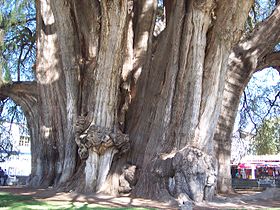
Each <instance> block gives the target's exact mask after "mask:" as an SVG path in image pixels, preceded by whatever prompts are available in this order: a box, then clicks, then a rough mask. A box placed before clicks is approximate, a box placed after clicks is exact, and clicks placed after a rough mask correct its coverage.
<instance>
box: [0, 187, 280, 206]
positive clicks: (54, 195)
mask: <svg viewBox="0 0 280 210" xmlns="http://www.w3.org/2000/svg"><path fill="white" fill-rule="evenodd" d="M0 192H10V193H12V194H15V195H31V196H32V197H33V198H35V199H37V200H40V201H69V202H87V203H89V204H99V205H103V206H108V207H146V208H156V209H178V207H176V206H174V205H173V206H172V205H170V204H168V203H162V202H157V201H152V200H147V199H141V198H131V197H128V196H122V197H117V198H116V197H112V196H108V195H100V194H98V195H96V194H79V193H75V192H68V193H66V192H56V191H55V190H54V189H52V188H47V189H34V188H28V187H14V186H8V187H0ZM277 207H278V208H279V209H280V189H279V188H269V189H267V190H265V191H263V192H257V191H238V192H237V193H234V194H231V195H228V196H227V197H226V196H222V195H218V196H217V197H216V198H215V199H214V200H213V201H212V202H208V203H206V202H205V203H200V204H197V205H196V206H194V208H193V209H195V210H200V209H202V210H203V209H206V210H207V209H244V208H245V209H265V208H277Z"/></svg>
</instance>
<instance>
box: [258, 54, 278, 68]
mask: <svg viewBox="0 0 280 210" xmlns="http://www.w3.org/2000/svg"><path fill="white" fill-rule="evenodd" d="M268 67H273V68H275V69H276V70H277V71H279V73H280V52H273V53H270V54H267V55H266V56H265V57H264V59H263V60H261V62H259V64H258V66H257V69H256V71H260V70H262V69H264V68H268Z"/></svg>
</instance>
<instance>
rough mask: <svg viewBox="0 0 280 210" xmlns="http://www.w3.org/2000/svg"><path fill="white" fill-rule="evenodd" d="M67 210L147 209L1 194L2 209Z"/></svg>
mask: <svg viewBox="0 0 280 210" xmlns="http://www.w3.org/2000/svg"><path fill="white" fill-rule="evenodd" d="M2 208H3V209H5V210H6V209H13V210H14V209H15V210H17V209H18V210H19V209H26V210H28V209H65V210H74V209H75V210H76V209H78V210H86V209H98V210H105V209H114V210H125V209H128V210H145V209H146V208H109V207H102V206H100V207H96V205H95V206H93V205H92V204H88V203H83V202H63V201H57V202H43V201H38V200H35V199H34V198H33V197H32V196H29V195H12V194H10V193H6V192H0V209H2Z"/></svg>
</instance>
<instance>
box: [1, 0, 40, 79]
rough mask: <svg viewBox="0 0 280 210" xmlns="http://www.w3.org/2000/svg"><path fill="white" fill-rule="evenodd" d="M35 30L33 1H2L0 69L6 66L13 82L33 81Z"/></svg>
mask: <svg viewBox="0 0 280 210" xmlns="http://www.w3.org/2000/svg"><path fill="white" fill-rule="evenodd" d="M35 28H36V22H35V4H34V1H33V0H6V1H4V2H3V3H2V4H0V30H1V31H2V34H3V39H2V40H1V41H0V46H1V47H0V53H1V55H2V56H1V59H0V66H3V65H7V68H8V69H9V72H10V76H11V79H12V80H13V81H14V80H19V79H20V80H33V79H34V75H33V70H32V65H33V64H34V62H35V58H36V52H35V50H36V49H35ZM2 76H5V74H4V75H2Z"/></svg>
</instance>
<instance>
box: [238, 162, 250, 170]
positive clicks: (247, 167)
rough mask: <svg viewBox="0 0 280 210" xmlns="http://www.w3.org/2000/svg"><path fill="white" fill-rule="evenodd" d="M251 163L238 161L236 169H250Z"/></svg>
mask: <svg viewBox="0 0 280 210" xmlns="http://www.w3.org/2000/svg"><path fill="white" fill-rule="evenodd" d="M251 168H252V165H251V164H248V163H239V164H238V169H251Z"/></svg>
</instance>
